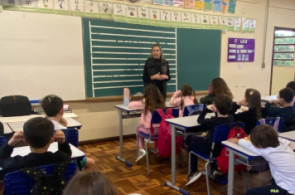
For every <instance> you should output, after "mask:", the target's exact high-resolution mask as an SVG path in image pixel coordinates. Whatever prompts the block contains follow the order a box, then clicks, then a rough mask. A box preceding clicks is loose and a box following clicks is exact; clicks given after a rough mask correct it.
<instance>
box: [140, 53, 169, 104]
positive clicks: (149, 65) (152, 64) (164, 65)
mask: <svg viewBox="0 0 295 195" xmlns="http://www.w3.org/2000/svg"><path fill="white" fill-rule="evenodd" d="M157 73H160V74H165V75H167V76H168V79H166V80H162V81H159V80H151V76H153V75H155V74H157ZM142 79H143V82H144V84H145V85H146V84H148V83H152V84H154V85H156V86H157V87H158V88H159V90H160V92H161V93H162V94H163V96H164V98H166V90H167V89H166V88H167V81H169V80H170V79H171V77H170V73H169V64H168V61H167V60H165V59H154V58H149V59H147V61H146V62H145V65H144V70H143V77H142Z"/></svg>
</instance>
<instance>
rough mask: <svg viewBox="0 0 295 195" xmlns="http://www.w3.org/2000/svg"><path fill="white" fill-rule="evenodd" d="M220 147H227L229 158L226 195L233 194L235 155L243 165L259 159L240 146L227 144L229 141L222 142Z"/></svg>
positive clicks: (256, 155)
mask: <svg viewBox="0 0 295 195" xmlns="http://www.w3.org/2000/svg"><path fill="white" fill-rule="evenodd" d="M221 143H222V145H224V146H225V147H227V151H228V152H229V153H228V156H229V164H228V183H227V194H228V195H232V194H233V184H234V164H235V158H234V156H235V155H237V156H238V157H239V158H241V159H242V160H244V161H245V162H244V164H246V165H250V161H252V160H253V159H255V158H259V157H260V156H259V155H258V154H255V153H253V152H251V151H249V150H247V149H246V148H243V147H242V146H240V145H238V144H235V143H232V142H229V141H222V142H221Z"/></svg>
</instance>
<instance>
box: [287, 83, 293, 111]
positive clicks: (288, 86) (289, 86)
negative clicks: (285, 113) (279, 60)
mask: <svg viewBox="0 0 295 195" xmlns="http://www.w3.org/2000/svg"><path fill="white" fill-rule="evenodd" d="M286 88H289V89H292V90H293V92H294V93H295V81H290V82H289V83H288V84H287V85H286ZM294 104H295V96H294V97H293V100H292V102H291V106H293V107H294Z"/></svg>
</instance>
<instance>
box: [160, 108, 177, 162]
mask: <svg viewBox="0 0 295 195" xmlns="http://www.w3.org/2000/svg"><path fill="white" fill-rule="evenodd" d="M156 111H157V112H158V114H159V115H160V116H161V122H160V126H159V130H158V139H157V149H158V154H159V155H160V156H161V157H164V158H168V157H170V156H171V127H170V125H169V124H168V123H167V122H165V119H170V118H174V116H173V115H172V109H171V108H167V109H166V112H165V113H164V112H163V109H157V110H156ZM182 143H183V137H182V136H176V154H178V153H179V152H180V151H181V147H182Z"/></svg>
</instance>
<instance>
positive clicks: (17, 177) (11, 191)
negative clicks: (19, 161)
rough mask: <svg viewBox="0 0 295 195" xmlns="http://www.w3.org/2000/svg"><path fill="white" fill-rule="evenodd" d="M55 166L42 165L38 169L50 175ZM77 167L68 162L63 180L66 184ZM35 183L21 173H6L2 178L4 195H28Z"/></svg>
mask: <svg viewBox="0 0 295 195" xmlns="http://www.w3.org/2000/svg"><path fill="white" fill-rule="evenodd" d="M54 167H55V164H50V165H44V166H40V167H38V168H39V169H40V170H42V171H43V172H46V174H48V175H50V174H52V173H53V171H54ZM76 171H77V165H76V163H74V162H70V163H69V164H68V166H67V168H66V170H65V175H64V179H65V181H66V182H68V181H69V180H70V179H71V178H72V177H73V176H74V175H75V173H76ZM34 184H35V181H34V180H33V179H32V178H31V177H30V176H28V175H26V174H24V173H22V172H21V171H14V172H11V173H7V174H6V175H5V177H4V192H5V193H4V194H5V195H30V190H31V189H32V187H33V186H34Z"/></svg>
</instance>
